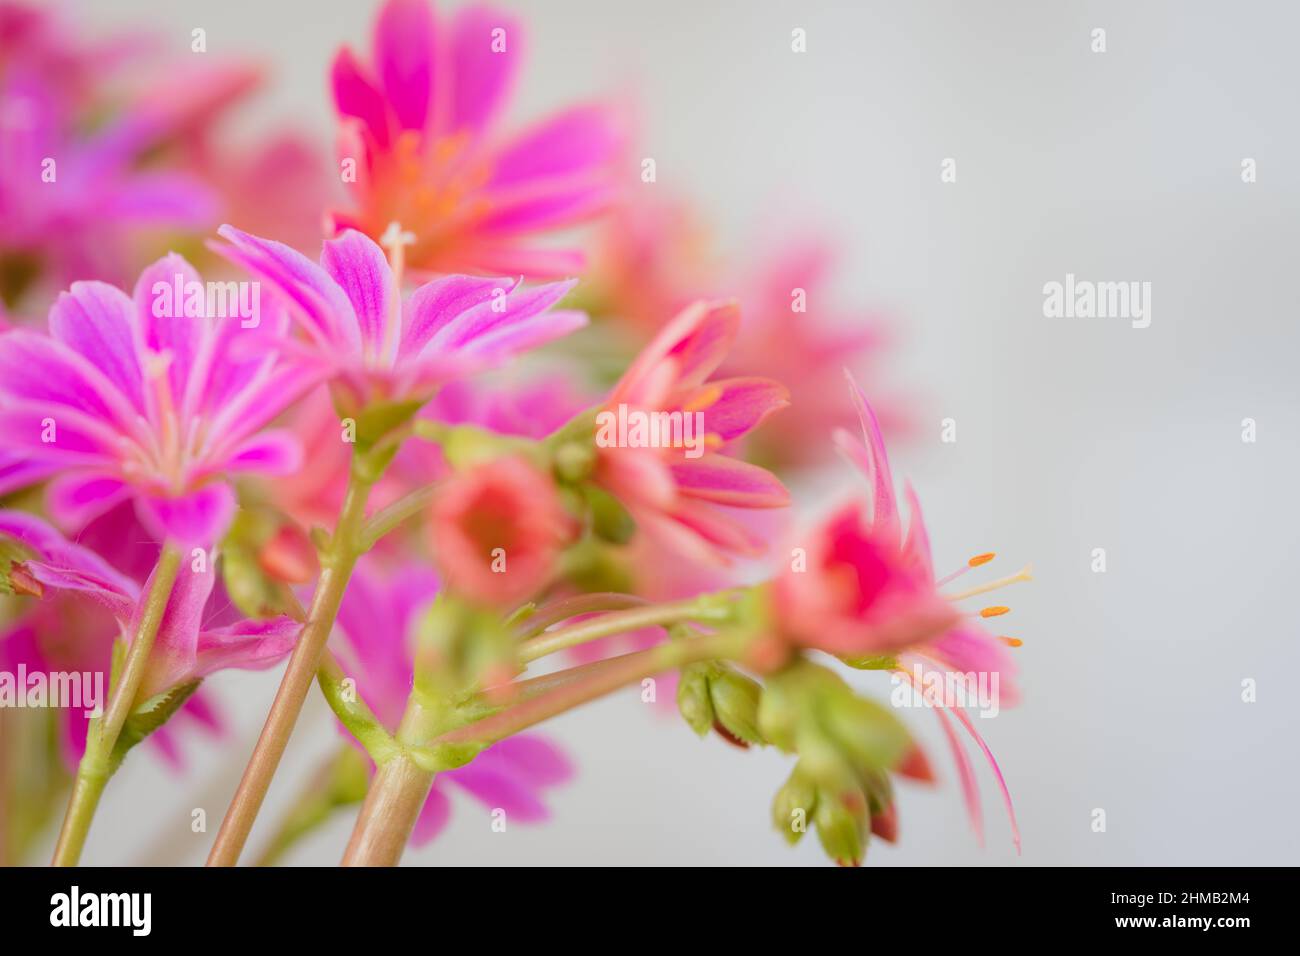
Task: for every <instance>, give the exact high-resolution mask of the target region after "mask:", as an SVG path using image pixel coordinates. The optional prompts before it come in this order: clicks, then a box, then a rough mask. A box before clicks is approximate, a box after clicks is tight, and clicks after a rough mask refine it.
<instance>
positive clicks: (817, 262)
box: [720, 236, 904, 465]
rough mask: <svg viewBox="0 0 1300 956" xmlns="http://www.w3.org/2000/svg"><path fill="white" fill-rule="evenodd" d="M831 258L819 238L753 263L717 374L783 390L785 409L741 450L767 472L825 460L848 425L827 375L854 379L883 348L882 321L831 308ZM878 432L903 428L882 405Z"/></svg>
mask: <svg viewBox="0 0 1300 956" xmlns="http://www.w3.org/2000/svg"><path fill="white" fill-rule="evenodd" d="M835 259H836V252H835V249H834V247H833V245H832V243H831V242H830V241H829V240H828V239H826V238H824V237H821V236H807V237H804V238H795V239H787V240H785V241H784V242H783V243H782V245H780V246H779V247H777V248H776V249H775V250H774V252H773V254H772V255H770V256H767V257H764V258H761V259H760V261H759V262H758V263H757V267H756V268H755V270H754V273H753V274H752V275H751V276H750V277H749V278H748V279H747V280H746V281H745V282H744V284H743V285H742V286H741V287H742V288H745V289H749V290H752V291H751V294H749V295H747V296H746V298H745V299H744V302H743V305H744V321H743V322H742V323H741V334H740V335H739V336H738V337H737V341H736V346H735V348H733V349H732V350H731V352H730V354H729V355H728V356H727V360H726V362H725V363H724V364H723V366H722V370H721V373H720V374H724V375H763V376H766V377H768V378H774V379H776V380H777V381H779V382H781V383H782V384H783V385H785V386H786V387H787V388H788V389H789V390H790V408H789V409H788V410H787V411H786V412H785V413H783V414H781V415H778V416H777V417H776V419H775V420H773V422H772V423H771V424H770V425H769V426H768V427H766V428H764V429H763V431H762V432H760V433H759V434H757V435H756V436H755V437H754V438H753V439H752V440H751V441H749V442H747V443H746V449H747V451H748V452H750V453H751V454H754V455H755V456H756V457H757V459H758V460H760V461H762V462H764V463H770V464H773V465H815V464H820V463H822V462H824V461H825V460H826V456H827V451H828V449H829V448H830V447H831V446H830V444H829V443H828V442H827V441H826V439H827V437H828V436H829V435H830V434H831V432H832V431H833V430H834V429H835V428H848V427H851V426H852V425H853V412H852V410H851V409H850V408H849V407H848V406H847V405H846V404H845V403H844V392H843V385H842V382H841V380H840V377H839V376H838V375H836V374H834V372H833V371H832V370H834V369H838V368H843V367H850V368H852V369H854V371H855V372H857V373H859V374H861V373H864V372H865V371H866V370H867V369H868V368H871V367H872V366H873V365H874V366H877V367H878V364H879V360H880V358H881V356H882V355H884V354H886V353H887V352H888V350H889V347H890V345H891V342H890V338H889V333H888V329H887V326H886V324H885V321H884V319H883V317H882V316H881V315H879V314H877V313H875V312H872V311H870V310H867V309H854V310H849V309H844V308H840V307H839V306H837V304H836V302H835V299H834V296H833V294H832V292H831V290H830V288H829V284H830V283H829V279H830V273H831V270H832V267H833V265H834V263H835ZM887 411H888V412H889V415H888V417H887V420H886V422H885V424H886V430H892V428H893V427H895V426H896V425H899V424H904V419H903V417H902V415H901V412H900V411H899V410H897V409H896V408H895V407H894V406H892V405H891V406H888V407H887Z"/></svg>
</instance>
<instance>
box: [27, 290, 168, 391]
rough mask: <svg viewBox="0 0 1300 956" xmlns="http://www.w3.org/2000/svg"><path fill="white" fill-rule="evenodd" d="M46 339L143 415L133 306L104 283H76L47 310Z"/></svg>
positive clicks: (123, 296)
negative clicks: (90, 367)
mask: <svg viewBox="0 0 1300 956" xmlns="http://www.w3.org/2000/svg"><path fill="white" fill-rule="evenodd" d="M50 334H51V335H53V336H54V338H56V339H58V340H59V341H60V342H62V343H63V344H64V345H66V346H68V347H69V348H70V349H72V350H73V351H75V352H77V353H79V354H81V355H82V356H84V357H85V358H86V360H87V361H89V362H91V363H92V364H94V365H95V366H96V367H97V368H98V369H99V370H100V371H101V372H103V373H104V375H105V376H106V377H107V378H108V380H109V381H110V382H112V383H113V384H114V385H115V386H116V387H117V389H118V391H120V392H121V393H122V394H123V395H124V396H126V399H127V401H129V402H130V403H131V406H132V407H133V408H134V409H135V410H136V412H138V413H139V414H141V415H143V414H144V411H145V405H144V391H143V387H142V374H141V370H140V362H139V359H138V358H137V356H136V323H135V306H134V305H133V304H132V303H131V300H130V299H129V298H128V297H127V295H126V293H124V292H122V290H120V289H117V288H115V287H114V286H111V285H109V284H108V283H106V282H74V283H73V284H72V289H71V291H69V292H65V293H63V294H62V295H60V296H59V298H58V301H56V302H55V303H54V306H53V307H52V308H51V309H50Z"/></svg>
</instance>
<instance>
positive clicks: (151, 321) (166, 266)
mask: <svg viewBox="0 0 1300 956" xmlns="http://www.w3.org/2000/svg"><path fill="white" fill-rule="evenodd" d="M177 282H179V283H180V288H181V296H180V297H179V298H178V297H177V296H176V285H177ZM194 282H197V283H201V282H202V280H201V279H200V278H199V274H198V272H197V271H196V270H195V268H194V267H193V266H192V265H190V264H189V263H188V262H186V261H185V260H184V259H183V258H181V257H180V256H178V255H175V254H174V253H173V254H171V255H168V256H165V257H163V258H162V259H159V260H158V261H157V262H155V263H152V264H151V265H149V266H146V267H145V269H144V271H143V272H141V273H140V278H139V280H138V281H137V282H136V284H135V308H136V313H137V316H138V319H137V322H136V324H137V325H138V327H139V330H140V337H141V344H142V345H143V346H144V348H145V349H147V350H148V351H149V352H153V353H157V354H161V355H166V356H168V357H169V358H170V361H169V362H168V364H167V379H168V382H169V384H170V386H171V395H172V400H173V401H175V402H177V403H179V402H180V401H181V400H182V399H183V398H184V396H185V393H186V388H187V386H188V385H189V381H190V371H191V369H192V368H193V367H194V359H195V356H197V355H198V352H199V348H200V343H201V341H202V339H203V333H204V327H205V326H206V325H207V324H208V320H207V319H206V318H205V316H204V313H205V312H206V311H207V304H206V303H207V299H206V292H205V293H204V300H203V303H202V305H201V306H200V308H199V314H198V315H187V314H186V303H187V300H188V291H187V286H189V284H190V283H194Z"/></svg>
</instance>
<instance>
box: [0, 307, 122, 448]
mask: <svg viewBox="0 0 1300 956" xmlns="http://www.w3.org/2000/svg"><path fill="white" fill-rule="evenodd" d="M78 285H80V283H78ZM76 294H77V293H76V292H75V291H74V292H71V293H68V292H65V293H62V294H61V297H62V296H69V295H72V296H75V295H76ZM5 399H9V400H10V402H11V403H17V402H32V403H40V402H45V403H49V404H54V405H63V406H66V407H68V408H70V409H74V410H77V411H81V412H84V413H85V414H86V415H87V416H89V417H90V418H97V419H102V420H104V421H106V422H115V423H116V424H117V425H118V427H119V429H125V428H127V427H129V426H130V424H131V423H133V422H134V421H135V420H136V417H137V415H138V413H137V412H136V410H135V409H134V408H132V407H131V403H130V402H129V401H128V400H127V398H126V396H125V395H123V394H122V393H121V392H120V391H118V389H117V388H116V387H115V386H114V385H113V384H112V382H110V381H109V379H108V377H107V376H106V375H105V374H104V373H103V372H101V371H100V370H99V368H98V367H96V366H95V364H94V363H93V362H91V361H90V360H88V359H86V358H85V357H84V356H82V355H80V354H79V353H77V352H74V351H73V350H72V349H71V348H69V347H68V346H66V345H64V344H63V343H62V342H59V341H57V340H56V339H52V338H47V337H46V336H43V335H37V334H36V333H35V332H30V331H27V330H26V329H15V330H13V331H11V332H6V333H4V334H3V335H0V405H3V404H4V403H5V402H4V400H5ZM46 414H47V415H48V416H49V417H51V418H54V419H55V420H56V421H57V419H58V416H59V409H57V408H48V407H47V409H46Z"/></svg>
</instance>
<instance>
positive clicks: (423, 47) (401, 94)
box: [375, 0, 435, 130]
mask: <svg viewBox="0 0 1300 956" xmlns="http://www.w3.org/2000/svg"><path fill="white" fill-rule="evenodd" d="M434 42H435V41H434V19H433V10H432V8H431V7H430V6H429V4H428V3H426V2H425V0H388V3H386V4H384V7H383V9H382V10H381V11H380V12H379V19H378V20H377V21H376V23H375V67H376V70H377V71H378V73H379V78H380V81H381V82H382V83H383V86H384V95H385V97H386V98H387V100H388V104H389V106H390V107H391V108H392V110H393V113H394V114H395V115H396V116H397V121H398V123H399V124H400V125H401V126H402V128H403V129H415V130H418V129H423V128H424V127H425V124H426V123H427V121H428V117H429V98H430V93H431V90H432V86H433V70H434V61H433V56H434Z"/></svg>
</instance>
